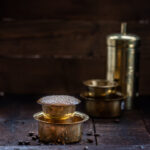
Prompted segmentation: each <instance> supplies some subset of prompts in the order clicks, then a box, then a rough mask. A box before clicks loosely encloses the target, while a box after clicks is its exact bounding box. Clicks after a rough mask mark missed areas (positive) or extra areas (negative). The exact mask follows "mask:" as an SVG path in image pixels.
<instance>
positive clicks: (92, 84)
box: [83, 79, 118, 97]
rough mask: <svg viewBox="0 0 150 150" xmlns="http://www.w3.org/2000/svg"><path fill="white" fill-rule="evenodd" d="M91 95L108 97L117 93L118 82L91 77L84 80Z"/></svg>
mask: <svg viewBox="0 0 150 150" xmlns="http://www.w3.org/2000/svg"><path fill="white" fill-rule="evenodd" d="M83 84H84V86H85V87H86V91H88V93H89V96H91V97H108V96H109V95H111V94H114V93H116V88H117V86H118V83H117V82H115V81H107V80H104V79H90V80H87V81H84V82H83Z"/></svg>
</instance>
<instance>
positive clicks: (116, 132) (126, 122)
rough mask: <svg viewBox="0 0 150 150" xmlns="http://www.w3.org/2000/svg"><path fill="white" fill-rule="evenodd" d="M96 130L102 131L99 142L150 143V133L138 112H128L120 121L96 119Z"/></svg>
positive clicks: (98, 138)
mask: <svg viewBox="0 0 150 150" xmlns="http://www.w3.org/2000/svg"><path fill="white" fill-rule="evenodd" d="M134 113H136V115H135V114H134ZM95 128H96V132H98V133H100V135H101V136H100V137H97V141H98V144H99V145H101V144H106V145H107V144H108V145H110V144H112V145H120V146H121V145H124V146H125V145H136V144H137V143H138V144H149V141H150V135H149V133H148V132H147V130H146V129H145V126H144V123H143V120H142V118H141V116H140V115H139V114H138V112H130V113H129V112H128V114H127V113H126V114H124V116H123V117H122V118H121V121H120V123H118V124H117V123H115V122H113V121H111V120H107V122H105V123H104V120H96V121H95Z"/></svg>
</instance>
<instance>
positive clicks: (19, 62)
mask: <svg viewBox="0 0 150 150" xmlns="http://www.w3.org/2000/svg"><path fill="white" fill-rule="evenodd" d="M0 20H1V21H0V91H4V92H7V93H20V94H21V93H30V94H33V93H34V94H35V93H36V94H37V93H73V94H74V93H79V92H80V90H81V89H82V81H83V80H86V79H89V78H105V74H106V52H107V51H106V50H107V49H106V36H107V35H108V34H111V33H115V32H120V23H121V22H122V21H126V22H127V23H128V32H130V33H135V34H137V35H139V36H140V37H141V39H142V46H141V56H140V94H141V95H149V94H150V90H149V89H150V50H149V49H150V43H149V42H150V2H149V1H148V0H142V1H141V0H44V1H43V0H13V1H12V0H1V1H0Z"/></svg>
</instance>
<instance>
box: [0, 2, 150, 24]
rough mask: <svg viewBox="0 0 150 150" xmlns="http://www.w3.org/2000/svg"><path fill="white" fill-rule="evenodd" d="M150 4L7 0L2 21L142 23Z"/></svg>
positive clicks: (2, 5)
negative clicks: (62, 20) (130, 21)
mask: <svg viewBox="0 0 150 150" xmlns="http://www.w3.org/2000/svg"><path fill="white" fill-rule="evenodd" d="M149 4H150V3H149V1H148V0H143V1H137V0H132V1H130V0H123V1H120V0H115V1H113V0H105V1H104V0H101V1H99V0H63V1H59V0H55V1H53V0H45V1H44V2H43V1H42V0H32V1H30V0H22V1H21V2H20V1H19V0H13V1H11V0H3V1H1V9H0V10H1V18H3V19H4V18H12V19H15V20H22V19H27V20H29V19H49V18H59V19H60V18H66V19H69V18H72V19H81V20H83V19H91V20H98V19H99V20H119V21H121V20H127V21H128V20H141V19H149V18H150V15H149V14H150V13H149V12H150V10H149Z"/></svg>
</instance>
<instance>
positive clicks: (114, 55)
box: [107, 23, 140, 110]
mask: <svg viewBox="0 0 150 150" xmlns="http://www.w3.org/2000/svg"><path fill="white" fill-rule="evenodd" d="M126 26H127V24H126V23H122V24H121V33H118V34H111V35H109V36H107V80H109V81H117V82H118V83H119V88H118V90H119V91H120V92H122V93H123V94H125V95H126V96H127V98H126V101H125V109H126V110H130V109H132V108H133V106H134V105H133V104H134V101H135V99H136V98H137V97H138V95H139V93H138V74H139V73H138V72H139V46H140V37H139V36H137V35H134V34H127V32H126Z"/></svg>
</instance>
